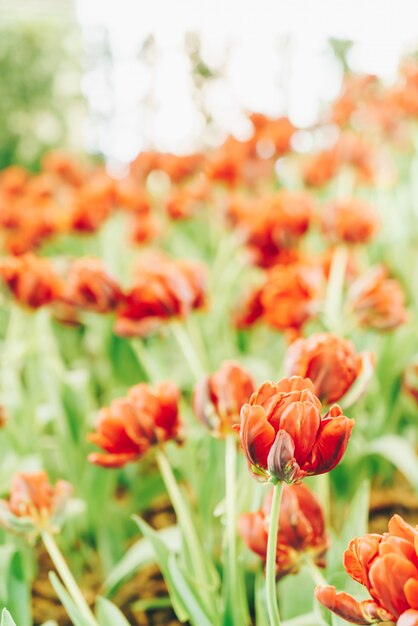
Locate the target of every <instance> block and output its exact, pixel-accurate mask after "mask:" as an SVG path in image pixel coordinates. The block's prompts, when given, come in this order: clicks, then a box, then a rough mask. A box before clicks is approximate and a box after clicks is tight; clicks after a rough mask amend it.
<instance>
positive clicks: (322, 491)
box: [315, 472, 331, 525]
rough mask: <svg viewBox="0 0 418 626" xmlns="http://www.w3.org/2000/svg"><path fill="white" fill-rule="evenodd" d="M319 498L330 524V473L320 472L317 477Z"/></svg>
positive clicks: (327, 521)
mask: <svg viewBox="0 0 418 626" xmlns="http://www.w3.org/2000/svg"><path fill="white" fill-rule="evenodd" d="M315 479H316V487H317V494H318V500H319V501H320V503H321V506H322V510H323V512H324V518H325V522H326V524H327V525H328V524H329V523H330V518H331V485H330V477H329V473H328V472H326V473H325V474H319V476H316V477H315Z"/></svg>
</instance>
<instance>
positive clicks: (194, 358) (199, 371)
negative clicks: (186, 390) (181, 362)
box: [171, 320, 205, 381]
mask: <svg viewBox="0 0 418 626" xmlns="http://www.w3.org/2000/svg"><path fill="white" fill-rule="evenodd" d="M171 331H172V333H173V335H174V338H175V340H176V341H177V344H178V346H179V348H180V350H181V351H182V353H183V356H184V358H185V359H186V361H187V363H188V365H189V368H190V371H191V373H192V374H193V376H194V378H195V379H196V381H198V380H200V379H201V378H203V377H204V376H205V368H204V367H203V365H202V363H201V360H200V358H199V356H198V354H197V352H196V349H195V347H194V345H193V343H192V341H191V340H190V337H189V334H188V333H187V332H186V330H185V328H184V326H183V324H182V323H181V322H178V321H177V320H175V321H173V322H172V323H171Z"/></svg>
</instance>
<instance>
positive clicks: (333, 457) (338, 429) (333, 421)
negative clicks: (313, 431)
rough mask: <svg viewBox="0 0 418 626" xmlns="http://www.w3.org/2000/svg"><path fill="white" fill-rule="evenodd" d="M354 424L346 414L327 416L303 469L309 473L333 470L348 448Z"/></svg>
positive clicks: (322, 472)
mask: <svg viewBox="0 0 418 626" xmlns="http://www.w3.org/2000/svg"><path fill="white" fill-rule="evenodd" d="M353 426H354V420H352V419H348V417H345V416H344V415H340V416H338V417H333V416H332V415H331V416H330V417H325V418H324V419H323V420H322V422H321V425H320V427H319V432H318V437H317V440H316V443H315V445H314V447H313V449H312V452H311V454H310V456H309V458H308V460H307V462H306V463H305V465H304V466H302V469H304V470H306V472H307V474H324V473H325V472H329V471H330V470H332V469H333V468H334V467H335V466H336V465H337V464H338V463H339V461H340V460H341V457H342V456H343V454H344V452H345V450H346V448H347V444H348V440H349V437H350V434H351V430H352V428H353Z"/></svg>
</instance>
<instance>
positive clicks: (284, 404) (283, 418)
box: [240, 376, 354, 483]
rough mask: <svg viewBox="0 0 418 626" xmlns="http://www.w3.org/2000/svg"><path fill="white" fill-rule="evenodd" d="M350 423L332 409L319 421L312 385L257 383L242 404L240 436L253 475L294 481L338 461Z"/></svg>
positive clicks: (297, 379)
mask: <svg viewBox="0 0 418 626" xmlns="http://www.w3.org/2000/svg"><path fill="white" fill-rule="evenodd" d="M353 425H354V421H353V420H350V419H348V418H347V417H345V416H344V415H343V414H342V411H341V409H340V407H339V406H338V405H334V406H332V407H331V408H330V410H329V411H328V413H326V415H325V416H324V417H321V403H320V401H319V399H318V398H317V397H316V395H315V390H314V386H313V384H312V382H311V381H310V380H309V379H303V378H301V377H299V376H292V377H291V378H283V379H282V380H280V381H279V382H278V383H272V382H265V383H263V384H262V385H261V387H260V388H259V389H258V391H257V392H256V393H254V394H253V395H252V396H251V398H250V401H249V403H248V404H244V406H243V407H242V409H241V426H240V436H241V442H242V447H243V449H244V452H245V454H246V456H247V460H248V464H249V468H250V470H251V471H252V472H253V474H254V475H255V476H258V477H260V479H261V480H264V481H270V482H273V483H274V482H277V481H284V482H287V483H298V482H300V481H301V480H302V479H303V478H304V477H305V476H308V475H315V474H324V473H325V472H329V471H330V470H332V469H333V468H334V467H335V466H336V465H337V464H338V463H339V461H340V459H341V457H342V456H343V454H344V452H345V449H346V447H347V444H348V440H349V437H350V434H351V430H352V428H353Z"/></svg>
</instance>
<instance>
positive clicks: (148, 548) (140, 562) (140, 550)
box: [104, 526, 181, 594]
mask: <svg viewBox="0 0 418 626" xmlns="http://www.w3.org/2000/svg"><path fill="white" fill-rule="evenodd" d="M157 535H158V537H159V538H160V540H161V541H162V542H163V543H164V544H165V545H166V546H167V547H168V546H169V547H170V548H171V550H173V551H174V552H178V551H179V550H180V545H181V541H180V531H179V528H178V526H168V527H167V528H163V529H162V530H159V531H157ZM155 560H156V552H155V548H154V546H153V544H152V542H151V541H150V540H149V539H147V538H143V539H140V540H139V541H137V542H136V543H134V545H133V546H132V547H131V548H130V549H129V550H128V552H127V553H126V554H125V556H124V557H123V558H122V559H121V560H120V561H119V563H117V564H116V565H115V567H114V568H113V569H112V571H111V572H110V573H109V575H108V577H107V579H106V581H105V583H104V588H105V590H106V593H107V594H110V593H112V591H114V590H115V589H116V587H117V586H118V585H119V584H120V583H121V582H122V581H123V580H125V579H126V578H128V577H129V576H132V574H134V572H135V571H136V570H137V569H139V568H140V567H143V566H144V565H148V564H149V563H155Z"/></svg>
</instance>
